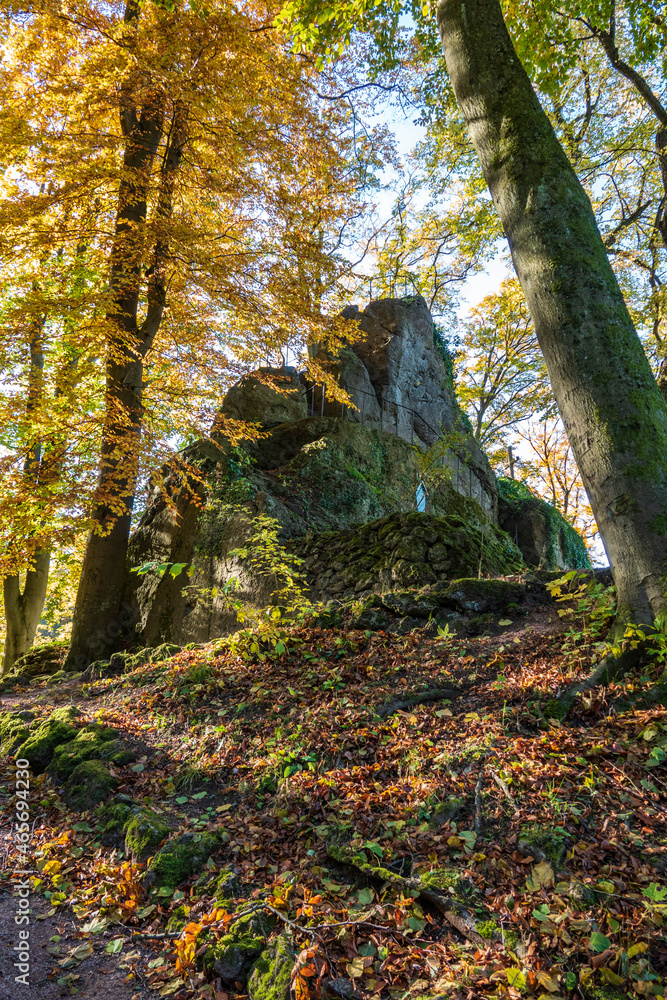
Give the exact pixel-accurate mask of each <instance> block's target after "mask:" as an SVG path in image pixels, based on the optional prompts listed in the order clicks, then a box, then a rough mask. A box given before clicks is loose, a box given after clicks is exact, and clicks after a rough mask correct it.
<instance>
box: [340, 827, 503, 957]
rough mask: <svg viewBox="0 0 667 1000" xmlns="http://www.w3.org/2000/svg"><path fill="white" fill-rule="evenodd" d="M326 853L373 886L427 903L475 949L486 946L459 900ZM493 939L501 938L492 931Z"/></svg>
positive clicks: (377, 868) (412, 880) (365, 865)
mask: <svg viewBox="0 0 667 1000" xmlns="http://www.w3.org/2000/svg"><path fill="white" fill-rule="evenodd" d="M327 853H328V854H329V857H331V858H332V860H333V861H335V862H336V864H337V865H340V866H341V867H343V868H347V869H349V870H351V871H352V872H354V874H355V875H356V876H357V877H361V878H363V879H364V880H366V881H368V882H370V883H371V884H372V885H375V887H376V888H380V887H382V886H385V885H390V886H393V887H394V888H396V889H399V890H401V891H402V892H404V893H407V894H409V895H410V896H412V897H413V898H414V899H416V900H417V901H418V902H419V903H421V904H422V905H427V906H431V907H432V908H434V909H435V910H437V912H438V913H440V914H441V916H443V917H444V918H445V920H446V921H447V923H449V924H451V926H452V927H455V928H456V930H457V931H458V932H459V933H460V934H462V935H463V936H464V937H465V938H467V939H468V941H472V943H473V944H476V945H477V946H478V947H479V948H486V947H487V946H488V944H489V940H490V939H488V938H484V937H482V935H481V934H478V932H477V930H476V926H475V921H474V919H473V917H471V915H470V914H469V913H468V911H467V910H466V908H465V907H464V906H463V905H462V904H461V903H458V902H457V901H456V900H455V899H452V897H451V896H450V895H449V894H448V893H446V892H443V891H441V890H440V889H436V888H433V887H431V886H425V885H424V884H423V883H422V882H420V880H419V879H415V878H402V877H401V876H400V875H395V874H394V873H393V872H391V871H389V870H388V869H387V868H380V867H374V866H373V865H368V864H363V865H362V864H356V863H355V861H354V860H353V859H352V857H348V858H346V859H345V860H343V859H342V857H341V856H340V852H339V851H338V850H336V849H332V847H329V848H328V849H327ZM493 939H494V940H496V939H497V940H501V938H500V935H496V934H494V936H493Z"/></svg>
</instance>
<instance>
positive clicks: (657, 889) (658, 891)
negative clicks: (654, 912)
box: [643, 882, 667, 903]
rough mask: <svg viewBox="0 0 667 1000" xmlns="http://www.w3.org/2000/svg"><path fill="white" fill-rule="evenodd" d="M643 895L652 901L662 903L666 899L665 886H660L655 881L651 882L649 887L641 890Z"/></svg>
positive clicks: (666, 891)
mask: <svg viewBox="0 0 667 1000" xmlns="http://www.w3.org/2000/svg"><path fill="white" fill-rule="evenodd" d="M643 895H644V896H646V898H647V899H650V900H652V901H653V902H654V903H662V902H663V901H664V900H665V899H667V888H661V886H659V885H658V883H657V882H651V884H650V885H649V887H648V888H647V889H644V890H643Z"/></svg>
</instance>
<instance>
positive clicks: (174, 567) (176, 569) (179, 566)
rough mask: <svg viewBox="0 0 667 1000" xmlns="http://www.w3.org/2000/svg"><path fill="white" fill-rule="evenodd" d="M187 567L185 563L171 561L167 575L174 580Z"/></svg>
mask: <svg viewBox="0 0 667 1000" xmlns="http://www.w3.org/2000/svg"><path fill="white" fill-rule="evenodd" d="M187 568H188V564H187V563H172V564H171V569H170V570H169V576H171V577H172V578H173V579H174V580H175V579H176V577H177V576H180V574H181V573H182V572H183V570H184V569H187Z"/></svg>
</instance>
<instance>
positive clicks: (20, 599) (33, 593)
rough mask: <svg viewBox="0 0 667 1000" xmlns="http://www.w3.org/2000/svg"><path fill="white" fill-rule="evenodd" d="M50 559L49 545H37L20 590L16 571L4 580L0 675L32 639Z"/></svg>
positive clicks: (37, 623)
mask: <svg viewBox="0 0 667 1000" xmlns="http://www.w3.org/2000/svg"><path fill="white" fill-rule="evenodd" d="M50 562H51V549H50V548H46V549H37V551H36V552H35V556H34V565H33V567H32V568H31V569H29V570H28V571H27V572H26V580H25V585H24V587H23V592H21V584H20V580H19V575H18V573H16V574H13V575H12V576H6V577H5V579H4V580H3V586H2V589H3V597H4V602H5V619H6V625H7V634H6V636H5V649H4V654H3V657H2V670H1V671H0V676H4V675H5V674H6V673H8V672H9V671H10V670H11V668H12V667H13V666H14V663H15V662H16V660H17V659H18V658H19V656H22V655H23V654H24V653H25V652H27V650H29V649H30V647H31V646H32V644H33V642H34V639H35V633H36V631H37V626H38V625H39V619H40V618H41V617H42V608H43V607H44V600H45V599H46V587H47V584H48V582H49V565H50Z"/></svg>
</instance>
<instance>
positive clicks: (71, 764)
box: [48, 724, 134, 780]
mask: <svg viewBox="0 0 667 1000" xmlns="http://www.w3.org/2000/svg"><path fill="white" fill-rule="evenodd" d="M117 735H118V734H117V733H116V731H115V730H113V729H107V728H105V727H104V726H99V725H96V724H94V725H92V726H86V728H85V729H82V730H80V731H79V732H78V733H77V734H76V736H75V737H74V739H73V740H70V741H69V742H68V743H65V744H63V745H62V746H59V747H56V749H55V751H54V754H53V760H52V761H51V763H50V764H49V767H48V771H49V772H50V773H51V774H53V775H54V776H55V777H57V778H60V779H61V780H62V779H63V778H67V777H68V776H69V775H70V774H71V773H72V771H73V770H74V769H75V768H76V767H78V766H79V764H82V763H83V762H84V761H86V760H107V761H110V762H111V763H113V764H119V765H123V764H129V762H130V761H132V760H134V754H133V753H132V752H131V751H129V750H119V749H118V743H117V742H116V740H115V739H114V737H115V736H117Z"/></svg>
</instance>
